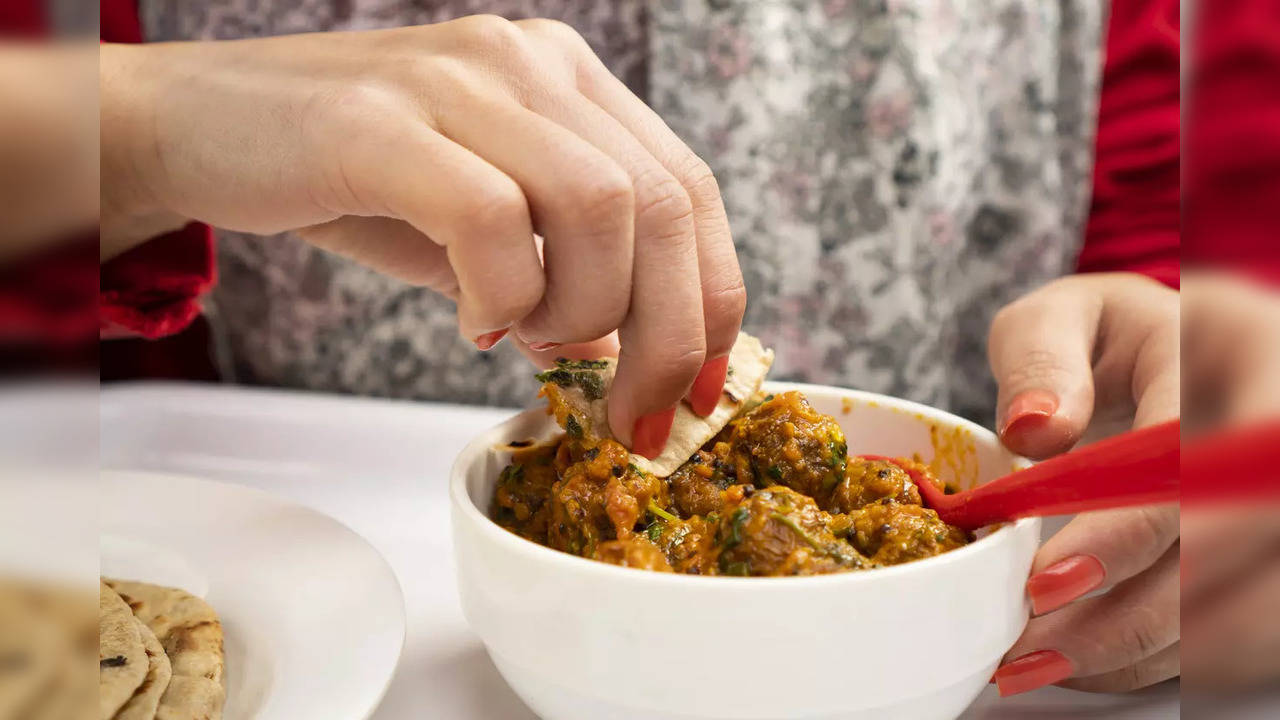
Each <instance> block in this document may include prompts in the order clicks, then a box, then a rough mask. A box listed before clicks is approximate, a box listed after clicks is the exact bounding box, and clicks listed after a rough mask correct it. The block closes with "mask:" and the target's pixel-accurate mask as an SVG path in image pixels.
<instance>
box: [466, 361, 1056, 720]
mask: <svg viewBox="0 0 1280 720" xmlns="http://www.w3.org/2000/svg"><path fill="white" fill-rule="evenodd" d="M766 388H767V389H768V390H769V391H770V392H781V391H783V390H789V389H797V390H801V391H802V392H804V394H805V395H806V396H808V398H809V401H810V402H811V403H812V404H813V406H814V407H815V408H817V409H818V410H819V411H822V412H825V413H828V414H830V415H833V416H834V417H835V418H837V419H838V420H839V422H840V424H841V426H843V428H844V431H845V434H846V435H847V436H848V441H849V454H850V455H856V454H859V453H869V454H881V455H894V456H910V455H912V454H913V453H918V454H919V455H920V456H921V457H922V458H923V459H924V460H926V461H927V460H929V459H931V458H933V457H934V455H935V447H939V448H940V449H939V450H937V452H939V453H940V454H941V455H943V456H944V457H947V458H950V459H952V460H953V461H954V462H951V463H949V464H948V466H947V467H946V468H944V470H943V473H942V474H943V475H944V477H946V478H947V479H950V480H953V481H956V482H958V483H959V484H960V485H961V486H962V487H963V486H969V485H971V484H973V483H974V482H979V483H980V482H985V481H986V480H989V479H992V478H994V477H997V476H1000V475H1003V474H1005V473H1007V472H1009V471H1010V470H1011V469H1013V468H1014V467H1020V466H1022V465H1023V464H1025V462H1026V461H1025V460H1022V459H1021V458H1018V457H1016V456H1014V455H1012V454H1010V453H1009V452H1007V451H1006V450H1004V448H1003V447H1001V445H1000V443H999V441H998V440H997V438H996V436H995V435H994V434H992V433H991V432H989V431H987V430H985V429H983V428H981V427H979V426H977V425H975V424H973V423H971V422H968V421H966V420H963V419H961V418H958V417H956V416H954V415H950V414H948V413H944V412H941V411H939V410H934V409H931V408H928V407H925V406H923V405H918V404H915V403H911V402H907V401H904V400H897V399H894V398H889V397H885V396H882V395H874V394H871V393H863V392H856V391H853V390H841V389H837V388H829V387H818V386H808V385H798V384H791V383H769V384H768V385H767V386H766ZM550 423H551V420H550V419H549V418H548V417H547V415H546V414H545V412H543V411H542V410H540V409H539V410H530V411H528V412H524V413H521V414H519V415H517V416H516V417H514V418H512V419H511V420H509V421H507V422H505V423H503V424H502V425H499V426H498V427H496V428H494V429H492V430H490V431H489V432H487V433H485V434H484V435H482V436H480V437H479V438H477V439H476V440H475V441H474V442H472V443H471V444H470V445H468V446H467V447H466V449H464V450H463V451H462V453H461V454H460V455H459V456H458V459H457V461H456V462H455V464H454V467H453V474H452V478H451V481H450V482H451V487H450V497H451V503H452V511H453V534H454V552H455V559H456V561H457V568H458V588H459V593H460V594H461V597H462V609H463V612H464V613H465V615H466V617H467V620H468V622H469V623H470V624H471V627H472V629H474V630H475V631H476V633H477V634H478V635H479V636H480V638H481V640H482V641H483V642H484V644H485V647H486V648H487V649H488V651H489V656H490V657H491V658H492V659H493V662H494V664H495V665H496V666H497V667H498V670H499V671H500V672H501V673H502V676H503V677H504V678H506V680H507V682H508V683H510V684H511V687H512V688H513V689H514V690H515V691H516V693H518V694H519V695H520V697H521V698H522V699H523V700H524V701H525V702H526V703H527V704H528V705H529V707H530V708H532V709H533V710H534V711H535V712H536V713H538V715H540V716H541V717H543V718H544V719H545V720H660V719H667V720H728V719H730V718H733V719H734V720H739V719H741V720H762V719H764V718H770V719H779V720H781V719H783V718H785V719H787V720H810V719H814V720H817V719H819V718H820V719H821V720H836V719H837V718H839V719H841V720H844V719H852V718H877V719H882V718H884V719H892V720H913V719H916V718H921V719H924V718H954V717H955V716H957V715H959V714H960V713H961V712H962V711H963V710H964V708H965V707H966V706H967V705H968V704H969V703H970V702H972V701H973V699H974V698H975V697H976V696H977V695H978V693H979V692H980V691H981V690H982V688H983V687H984V686H985V685H986V684H987V681H988V680H989V679H990V677H991V673H992V671H993V670H994V669H995V667H996V663H997V661H998V660H999V659H1000V657H1001V655H1003V654H1004V652H1005V651H1006V650H1007V649H1008V648H1009V647H1010V646H1012V644H1013V642H1014V640H1015V639H1017V637H1018V635H1019V634H1020V633H1021V632H1022V628H1023V626H1024V625H1025V624H1026V621H1027V616H1028V614H1027V601H1026V597H1025V594H1024V591H1023V586H1024V584H1025V583H1026V579H1027V573H1028V572H1029V570H1030V567H1031V557H1032V555H1033V554H1034V553H1035V550H1036V546H1037V543H1038V541H1039V535H1040V522H1039V520H1036V519H1027V520H1020V521H1018V522H1017V523H1015V524H1012V525H1007V526H1005V527H1002V528H999V529H997V530H995V531H994V532H991V533H989V534H987V535H986V536H985V537H982V538H981V539H979V540H977V541H976V542H974V543H972V544H970V545H968V546H966V547H963V548H959V549H957V550H953V551H952V552H949V553H945V554H943V555H940V556H937V557H933V558H928V559H925V560H919V561H916V562H911V563H906V564H903V565H897V566H894V567H888V568H881V569H876V570H867V571H861V572H850V573H843V574H837V575H822V576H816V577H783V578H733V577H699V576H692V575H673V574H667V573H655V572H648V571H642V570H634V569H630V568H622V567H617V566H614V565H608V564H605V563H600V562H595V561H592V560H586V559H583V558H579V557H575V556H573V555H568V554H566V553H561V552H558V551H555V550H552V549H550V548H546V547H542V546H541V545H537V544H535V543H532V542H529V541H527V540H525V539H523V538H520V537H518V536H516V535H514V534H512V533H510V532H507V531H506V530H504V529H502V528H501V527H499V526H498V525H496V524H494V523H493V522H492V521H491V520H490V519H489V517H488V508H489V500H490V497H491V495H492V492H493V487H494V482H495V480H496V478H497V476H498V473H499V472H500V471H501V469H502V467H503V466H504V465H505V464H506V462H507V458H506V457H505V456H503V455H502V454H501V453H499V452H497V451H495V450H494V449H493V448H494V446H496V445H498V444H500V443H504V442H506V441H509V440H518V439H525V438H529V437H540V436H546V435H547V434H548V432H549V430H550V429H551V428H550ZM947 476H949V477H947Z"/></svg>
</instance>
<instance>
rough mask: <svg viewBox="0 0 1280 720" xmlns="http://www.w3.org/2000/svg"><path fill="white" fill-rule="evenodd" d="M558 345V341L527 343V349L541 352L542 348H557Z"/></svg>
mask: <svg viewBox="0 0 1280 720" xmlns="http://www.w3.org/2000/svg"><path fill="white" fill-rule="evenodd" d="M558 347H560V343H558V342H536V343H529V349H530V350H536V351H538V352H542V351H543V350H550V349H551V348H558Z"/></svg>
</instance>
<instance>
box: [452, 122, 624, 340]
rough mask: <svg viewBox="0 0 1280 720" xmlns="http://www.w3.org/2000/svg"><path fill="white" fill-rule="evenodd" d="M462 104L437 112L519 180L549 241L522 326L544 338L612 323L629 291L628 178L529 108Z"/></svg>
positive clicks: (527, 335)
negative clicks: (540, 290)
mask: <svg viewBox="0 0 1280 720" xmlns="http://www.w3.org/2000/svg"><path fill="white" fill-rule="evenodd" d="M458 102H460V103H464V104H465V105H464V106H463V107H459V108H456V112H449V113H444V114H442V116H441V118H440V129H441V130H442V131H443V132H444V133H445V134H446V135H448V136H449V137H450V138H452V139H454V140H456V141H457V142H459V143H461V144H463V145H465V146H466V147H468V148H471V149H472V150H474V151H475V152H476V153H477V154H478V155H480V156H481V157H483V158H484V159H485V160H487V161H488V162H490V163H492V164H493V165H494V166H496V167H498V168H500V169H501V170H502V171H503V172H504V173H506V174H507V175H509V176H510V177H511V178H513V179H514V180H515V182H516V183H518V187H519V188H522V189H523V190H524V197H526V198H527V199H528V202H529V208H530V211H531V217H532V219H533V223H534V225H535V226H536V229H537V231H538V233H539V234H540V235H542V237H543V238H544V240H545V242H544V246H543V259H544V262H545V265H546V289H545V296H544V297H542V298H541V299H540V301H539V302H538V303H536V304H535V305H534V306H533V307H530V308H529V309H528V310H529V312H528V313H526V315H525V316H522V317H521V318H517V320H520V324H519V328H518V334H519V335H520V336H521V338H522V339H523V340H524V341H526V342H528V343H531V344H535V345H540V346H547V345H551V344H563V343H575V342H586V341H589V340H594V339H595V338H598V337H602V336H604V335H606V334H608V333H609V332H610V331H612V330H614V329H616V328H617V327H618V326H619V325H620V324H621V322H622V319H623V318H624V317H625V316H626V312H627V308H628V304H629V301H630V296H631V275H632V254H633V253H632V244H633V231H634V227H635V222H634V215H635V209H634V208H635V197H634V192H633V189H632V183H631V178H630V177H629V176H628V175H627V174H626V172H625V171H624V170H623V169H622V168H621V167H620V166H619V165H618V163H617V162H615V161H614V160H613V159H612V158H610V157H609V156H608V155H606V154H605V153H603V152H601V151H600V150H598V149H596V148H595V147H594V146H592V145H591V144H590V143H588V142H586V141H585V140H583V139H582V138H581V137H579V136H578V135H576V134H574V133H573V132H571V131H569V130H567V129H565V128H564V127H562V126H560V125H558V124H557V123H555V122H552V121H551V120H549V119H548V118H546V117H543V116H541V115H539V114H537V113H535V112H533V111H531V110H529V109H528V108H525V107H523V106H521V105H518V104H515V103H512V102H509V101H508V100H506V99H501V98H488V97H475V96H471V97H468V98H466V99H464V100H460V101H458ZM459 280H460V281H461V280H462V277H461V273H459Z"/></svg>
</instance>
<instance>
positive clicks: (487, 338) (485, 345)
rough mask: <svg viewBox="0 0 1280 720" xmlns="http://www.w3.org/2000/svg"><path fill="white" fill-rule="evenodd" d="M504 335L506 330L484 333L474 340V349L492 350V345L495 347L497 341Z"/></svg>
mask: <svg viewBox="0 0 1280 720" xmlns="http://www.w3.org/2000/svg"><path fill="white" fill-rule="evenodd" d="M506 334H507V331H506V330H494V331H493V332H491V333H485V334H483V335H481V336H480V337H478V338H476V340H475V342H476V347H478V348H480V349H481V350H488V349H490V348H492V347H493V346H494V345H497V344H498V341H499V340H501V339H502V338H503V337H505V336H506Z"/></svg>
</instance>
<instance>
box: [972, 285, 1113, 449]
mask: <svg viewBox="0 0 1280 720" xmlns="http://www.w3.org/2000/svg"><path fill="white" fill-rule="evenodd" d="M1101 308H1102V305H1101V301H1100V300H1099V299H1098V297H1097V295H1096V294H1093V293H1089V292H1086V291H1085V288H1083V287H1081V286H1080V285H1077V284H1075V283H1072V282H1071V281H1070V280H1061V281H1058V282H1055V283H1052V284H1050V285H1047V286H1045V287H1043V288H1041V289H1039V290H1036V291H1035V292H1033V293H1031V294H1030V295H1027V296H1025V297H1023V298H1021V299H1019V300H1017V301H1016V302H1014V303H1012V304H1010V305H1007V306H1005V307H1004V309H1002V310H1001V311H1000V312H999V313H997V314H996V317H995V319H994V320H993V321H992V323H991V333H990V336H989V338H988V341H987V355H988V358H989V359H990V362H991V370H992V372H993V373H994V374H995V378H996V383H997V384H998V385H999V388H1000V392H999V395H998V397H997V404H996V428H997V430H998V431H999V433H1000V437H1001V439H1002V440H1003V441H1004V443H1005V445H1006V446H1008V447H1009V449H1011V450H1013V451H1014V452H1017V453H1019V454H1022V455H1026V456H1027V457H1031V458H1044V457H1048V456H1050V455H1055V454H1057V453H1060V452H1064V451H1066V450H1068V449H1070V448H1071V446H1072V445H1074V444H1075V443H1076V441H1077V440H1079V439H1080V435H1081V434H1082V433H1083V432H1084V430H1085V428H1086V427H1087V426H1088V424H1089V418H1090V417H1091V416H1092V414H1093V399H1094V389H1093V368H1092V357H1093V348H1094V339H1095V337H1096V335H1097V331H1098V320H1099V318H1100V317H1101Z"/></svg>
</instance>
